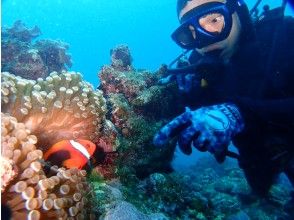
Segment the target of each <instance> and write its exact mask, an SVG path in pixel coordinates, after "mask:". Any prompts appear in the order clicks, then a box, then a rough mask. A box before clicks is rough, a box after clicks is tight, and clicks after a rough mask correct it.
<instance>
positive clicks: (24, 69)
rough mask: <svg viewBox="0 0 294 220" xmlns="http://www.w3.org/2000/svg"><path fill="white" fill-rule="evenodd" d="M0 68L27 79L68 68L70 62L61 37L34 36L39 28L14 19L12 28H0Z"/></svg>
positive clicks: (66, 48) (38, 33) (66, 46)
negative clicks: (40, 37)
mask: <svg viewBox="0 0 294 220" xmlns="http://www.w3.org/2000/svg"><path fill="white" fill-rule="evenodd" d="M1 34H2V38H1V50H2V54H1V69H2V71H7V72H10V73H13V74H15V75H18V76H22V77H24V78H27V79H34V80H36V79H38V78H43V79H44V78H46V77H47V76H48V75H49V74H50V73H51V72H53V71H57V72H60V71H62V70H67V69H68V68H70V67H71V66H72V62H71V57H70V55H69V54H68V53H67V50H68V45H67V44H65V43H64V42H62V41H53V40H37V41H36V42H34V41H33V40H35V39H36V38H37V37H38V36H39V35H40V34H41V31H40V29H39V28H38V27H37V26H35V27H34V28H31V29H29V28H27V27H26V26H25V25H24V24H23V23H22V22H21V21H16V22H15V23H14V25H13V27H11V28H7V27H6V28H5V27H4V28H2V30H1Z"/></svg>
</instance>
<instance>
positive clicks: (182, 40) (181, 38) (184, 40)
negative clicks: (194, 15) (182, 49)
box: [173, 25, 195, 46]
mask: <svg viewBox="0 0 294 220" xmlns="http://www.w3.org/2000/svg"><path fill="white" fill-rule="evenodd" d="M193 30H194V31H193ZM194 35H195V29H194V27H193V26H191V25H189V26H184V27H181V28H179V29H178V30H177V31H176V32H175V33H174V34H173V38H174V39H175V40H176V41H177V42H178V43H179V44H181V45H182V46H187V45H189V44H191V43H193V41H194V40H195V36H194Z"/></svg>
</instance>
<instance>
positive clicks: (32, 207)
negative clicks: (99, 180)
mask: <svg viewBox="0 0 294 220" xmlns="http://www.w3.org/2000/svg"><path fill="white" fill-rule="evenodd" d="M1 118H2V122H1V131H2V132H1V146H2V149H1V156H2V158H5V160H9V161H11V164H10V165H11V166H12V167H15V169H16V170H17V171H18V172H17V174H12V175H11V176H10V178H9V179H10V181H9V182H7V181H5V182H6V184H5V185H4V186H3V188H2V193H1V197H2V198H1V199H2V205H6V206H7V207H9V209H10V210H11V212H12V217H13V219H19V220H21V219H50V218H52V219H67V218H72V217H75V219H94V216H93V214H92V213H91V212H92V211H91V203H89V201H90V199H91V195H92V194H91V186H90V185H89V184H88V183H87V181H86V171H84V170H78V169H68V170H66V169H64V168H58V167H54V166H53V167H50V170H49V169H47V171H46V169H45V168H48V167H47V166H46V162H44V161H43V160H42V158H43V153H42V151H41V150H38V149H37V148H36V143H37V137H36V136H34V135H32V134H31V133H30V131H29V129H27V128H26V126H25V125H24V124H23V123H18V122H17V119H16V118H14V117H11V116H9V115H5V114H3V113H1ZM7 175H8V173H7V174H6V175H5V179H7ZM3 177H4V176H3V175H1V182H2V181H3V179H2V178H3Z"/></svg>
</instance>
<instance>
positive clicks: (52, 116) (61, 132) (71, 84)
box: [1, 72, 106, 150]
mask: <svg viewBox="0 0 294 220" xmlns="http://www.w3.org/2000/svg"><path fill="white" fill-rule="evenodd" d="M1 92H2V97H1V106H2V111H3V112H4V113H9V114H10V115H11V116H13V117H15V118H16V119H17V120H18V121H19V122H22V123H23V124H25V126H26V127H27V128H28V129H29V130H30V131H31V132H32V133H33V134H34V135H36V136H37V137H38V140H39V141H38V145H39V146H40V149H42V150H47V149H48V147H50V146H52V145H53V144H55V143H57V142H58V141H60V140H64V139H74V138H81V139H88V140H92V141H93V142H97V141H98V139H99V137H100V136H101V129H102V127H103V124H104V123H105V113H106V105H105V99H104V98H103V96H102V92H101V91H99V90H96V91H94V90H93V88H92V85H90V84H88V83H87V82H84V81H82V77H81V74H79V73H75V72H62V73H60V74H58V73H56V72H52V73H51V74H50V76H48V77H47V78H46V79H38V80H37V81H34V80H27V79H23V78H21V77H16V76H14V75H13V74H9V73H2V85H1Z"/></svg>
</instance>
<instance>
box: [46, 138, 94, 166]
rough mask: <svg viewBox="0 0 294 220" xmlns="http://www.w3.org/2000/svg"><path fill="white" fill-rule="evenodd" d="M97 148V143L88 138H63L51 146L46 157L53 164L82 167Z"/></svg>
mask: <svg viewBox="0 0 294 220" xmlns="http://www.w3.org/2000/svg"><path fill="white" fill-rule="evenodd" d="M95 150H96V145H95V144H94V143H92V142H91V141H88V140H83V139H77V140H63V141H60V142H58V143H56V144H54V145H53V146H52V147H50V148H49V150H48V151H46V153H45V155H44V159H45V160H46V161H49V162H50V163H51V164H53V165H57V166H63V167H66V168H78V169H82V168H83V167H84V166H85V165H86V164H87V163H89V161H90V159H91V156H92V155H93V154H94V152H95Z"/></svg>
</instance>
